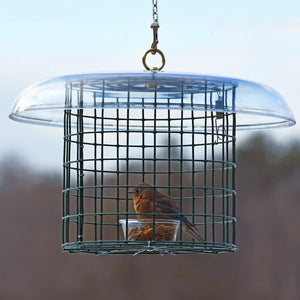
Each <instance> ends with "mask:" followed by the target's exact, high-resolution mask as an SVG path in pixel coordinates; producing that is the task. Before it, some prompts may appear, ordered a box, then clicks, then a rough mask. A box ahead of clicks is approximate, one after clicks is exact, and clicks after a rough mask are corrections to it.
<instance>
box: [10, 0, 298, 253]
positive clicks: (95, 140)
mask: <svg viewBox="0 0 300 300" xmlns="http://www.w3.org/2000/svg"><path fill="white" fill-rule="evenodd" d="M153 4H154V6H153V7H154V8H153V12H154V13H153V16H154V23H153V24H152V25H151V28H152V29H153V43H152V46H151V48H150V49H149V50H148V51H147V52H146V53H145V55H144V56H143V64H144V67H145V68H146V70H147V71H142V72H135V73H97V74H82V75H71V76H65V77H58V78H54V79H52V80H48V81H43V82H40V83H38V84H36V85H34V86H32V87H30V88H29V89H27V90H26V91H24V92H23V93H22V94H21V95H20V96H19V98H18V99H17V101H16V103H15V105H14V107H13V109H12V112H11V114H10V118H11V119H13V120H16V121H20V122H25V123H32V124H39V125H50V126H63V127H64V161H63V191H62V194H63V217H62V223H63V238H62V239H63V244H62V249H63V250H65V251H69V252H86V253H94V254H110V253H115V254H120V253H131V254H139V253H149V254H151V253H160V254H167V253H171V254H185V253H220V252H233V251H236V250H237V246H236V214H235V209H236V189H235V168H236V150H235V149H236V148H235V147H236V130H244V129H262V128H274V127H284V126H292V125H294V124H295V120H294V117H293V115H292V113H291V111H290V110H289V108H288V105H287V104H286V103H285V101H284V100H283V98H282V97H281V96H280V95H279V94H278V93H277V92H276V91H274V90H273V89H271V88H270V87H266V86H264V85H260V84H257V83H253V82H249V81H244V80H238V79H233V78H225V77H216V76H207V75H198V74H177V73H168V72H160V70H161V69H163V67H164V65H165V57H164V54H163V53H162V52H161V51H160V50H159V49H158V48H157V44H158V28H159V25H158V20H157V3H156V1H153ZM148 55H159V56H160V58H161V60H162V63H161V66H158V67H149V66H148V64H147V57H148ZM133 199H134V201H133Z"/></svg>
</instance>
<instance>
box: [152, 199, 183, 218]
mask: <svg viewBox="0 0 300 300" xmlns="http://www.w3.org/2000/svg"><path fill="white" fill-rule="evenodd" d="M155 206H156V207H157V208H160V209H161V210H162V212H163V213H166V214H175V215H177V214H179V212H180V211H179V209H178V207H177V205H176V202H175V201H174V200H173V199H172V198H171V197H168V196H165V195H164V196H163V197H157V199H155Z"/></svg>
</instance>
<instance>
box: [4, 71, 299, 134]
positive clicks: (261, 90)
mask: <svg viewBox="0 0 300 300" xmlns="http://www.w3.org/2000/svg"><path fill="white" fill-rule="evenodd" d="M104 108H105V109H106V108H107V109H128V108H130V109H152V110H153V109H162V110H198V111H210V112H227V113H236V114H237V118H236V119H237V124H236V126H237V129H261V128H274V127H285V126H292V125H294V124H295V123H296V122H295V119H294V116H293V114H292V113H291V111H290V109H289V107H288V105H287V103H286V102H285V101H284V99H283V98H282V97H281V96H280V95H279V94H278V93H277V92H276V91H275V90H273V89H272V88H270V87H268V86H265V85H262V84H258V83H254V82H249V81H245V80H239V79H233V78H226V77H216V76H207V75H200V74H199V75H198V74H175V73H166V72H136V73H96V74H79V75H70V76H64V77H57V78H54V79H51V80H47V81H42V82H40V83H37V84H35V85H33V86H31V87H29V88H28V89H27V90H25V91H24V92H23V93H22V94H21V95H20V96H19V97H18V98H17V100H16V102H15V104H14V106H13V109H12V111H11V114H10V116H9V117H10V118H11V119H13V120H16V121H20V122H25V123H32V124H43V125H52V126H63V124H64V113H63V112H64V110H66V109H67V110H77V109H84V110H94V109H104ZM86 122H88V121H86ZM92 122H93V120H92V119H91V123H92ZM75 125H76V124H75ZM85 125H89V124H85Z"/></svg>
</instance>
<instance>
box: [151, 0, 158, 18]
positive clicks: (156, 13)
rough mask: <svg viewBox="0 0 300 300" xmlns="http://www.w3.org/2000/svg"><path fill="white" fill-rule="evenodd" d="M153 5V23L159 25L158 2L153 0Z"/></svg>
mask: <svg viewBox="0 0 300 300" xmlns="http://www.w3.org/2000/svg"><path fill="white" fill-rule="evenodd" d="M152 4H153V23H158V8H157V0H152Z"/></svg>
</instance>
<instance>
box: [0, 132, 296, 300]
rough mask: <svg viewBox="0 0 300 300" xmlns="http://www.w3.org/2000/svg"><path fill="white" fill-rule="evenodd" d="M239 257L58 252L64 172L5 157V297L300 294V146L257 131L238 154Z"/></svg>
mask: <svg viewBox="0 0 300 300" xmlns="http://www.w3.org/2000/svg"><path fill="white" fill-rule="evenodd" d="M237 163H238V167H237V174H236V181H237V182H236V186H237V192H238V197H237V218H238V223H237V230H238V236H237V243H238V246H239V247H240V250H239V252H237V253H235V254H219V255H180V256H158V255H155V256H151V255H140V256H139V255H138V256H136V257H132V256H126V255H115V256H114V255H108V256H94V255H87V254H68V253H62V252H61V250H60V244H61V206H62V203H61V176H60V175H58V174H48V172H46V171H45V172H44V173H43V174H41V173H37V172H35V171H34V170H32V169H30V168H29V167H28V166H26V164H24V163H23V162H21V161H18V160H17V158H15V157H6V158H4V159H3V160H2V162H1V164H0V174H1V177H0V188H1V194H0V233H1V247H0V300H15V299H33V300H35V299H43V300H48V299H49V300H50V299H51V300H53V299H55V298H56V299H66V300H68V299H73V300H76V299H81V300H91V299H122V300H123V299H124V300H127V299H128V300H135V299H145V300H147V299H149V300H150V299H212V300H214V299H244V300H247V299H249V300H250V299H258V300H260V299H264V300H266V299H267V300H268V299H272V300H273V299H274V300H276V299H280V300H281V299H282V300H283V299H284V300H285V299H289V300H294V299H295V300H296V299H300V261H299V249H300V241H299V238H298V237H299V228H300V221H299V208H300V201H299V194H300V184H299V178H300V144H299V143H298V142H297V141H295V142H292V143H290V144H289V145H285V146H282V145H278V144H276V143H275V142H274V141H272V140H271V139H268V138H266V137H265V136H262V135H256V136H254V137H253V138H252V139H250V140H249V141H248V142H247V143H245V144H243V145H241V147H240V148H239V150H238V157H237Z"/></svg>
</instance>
